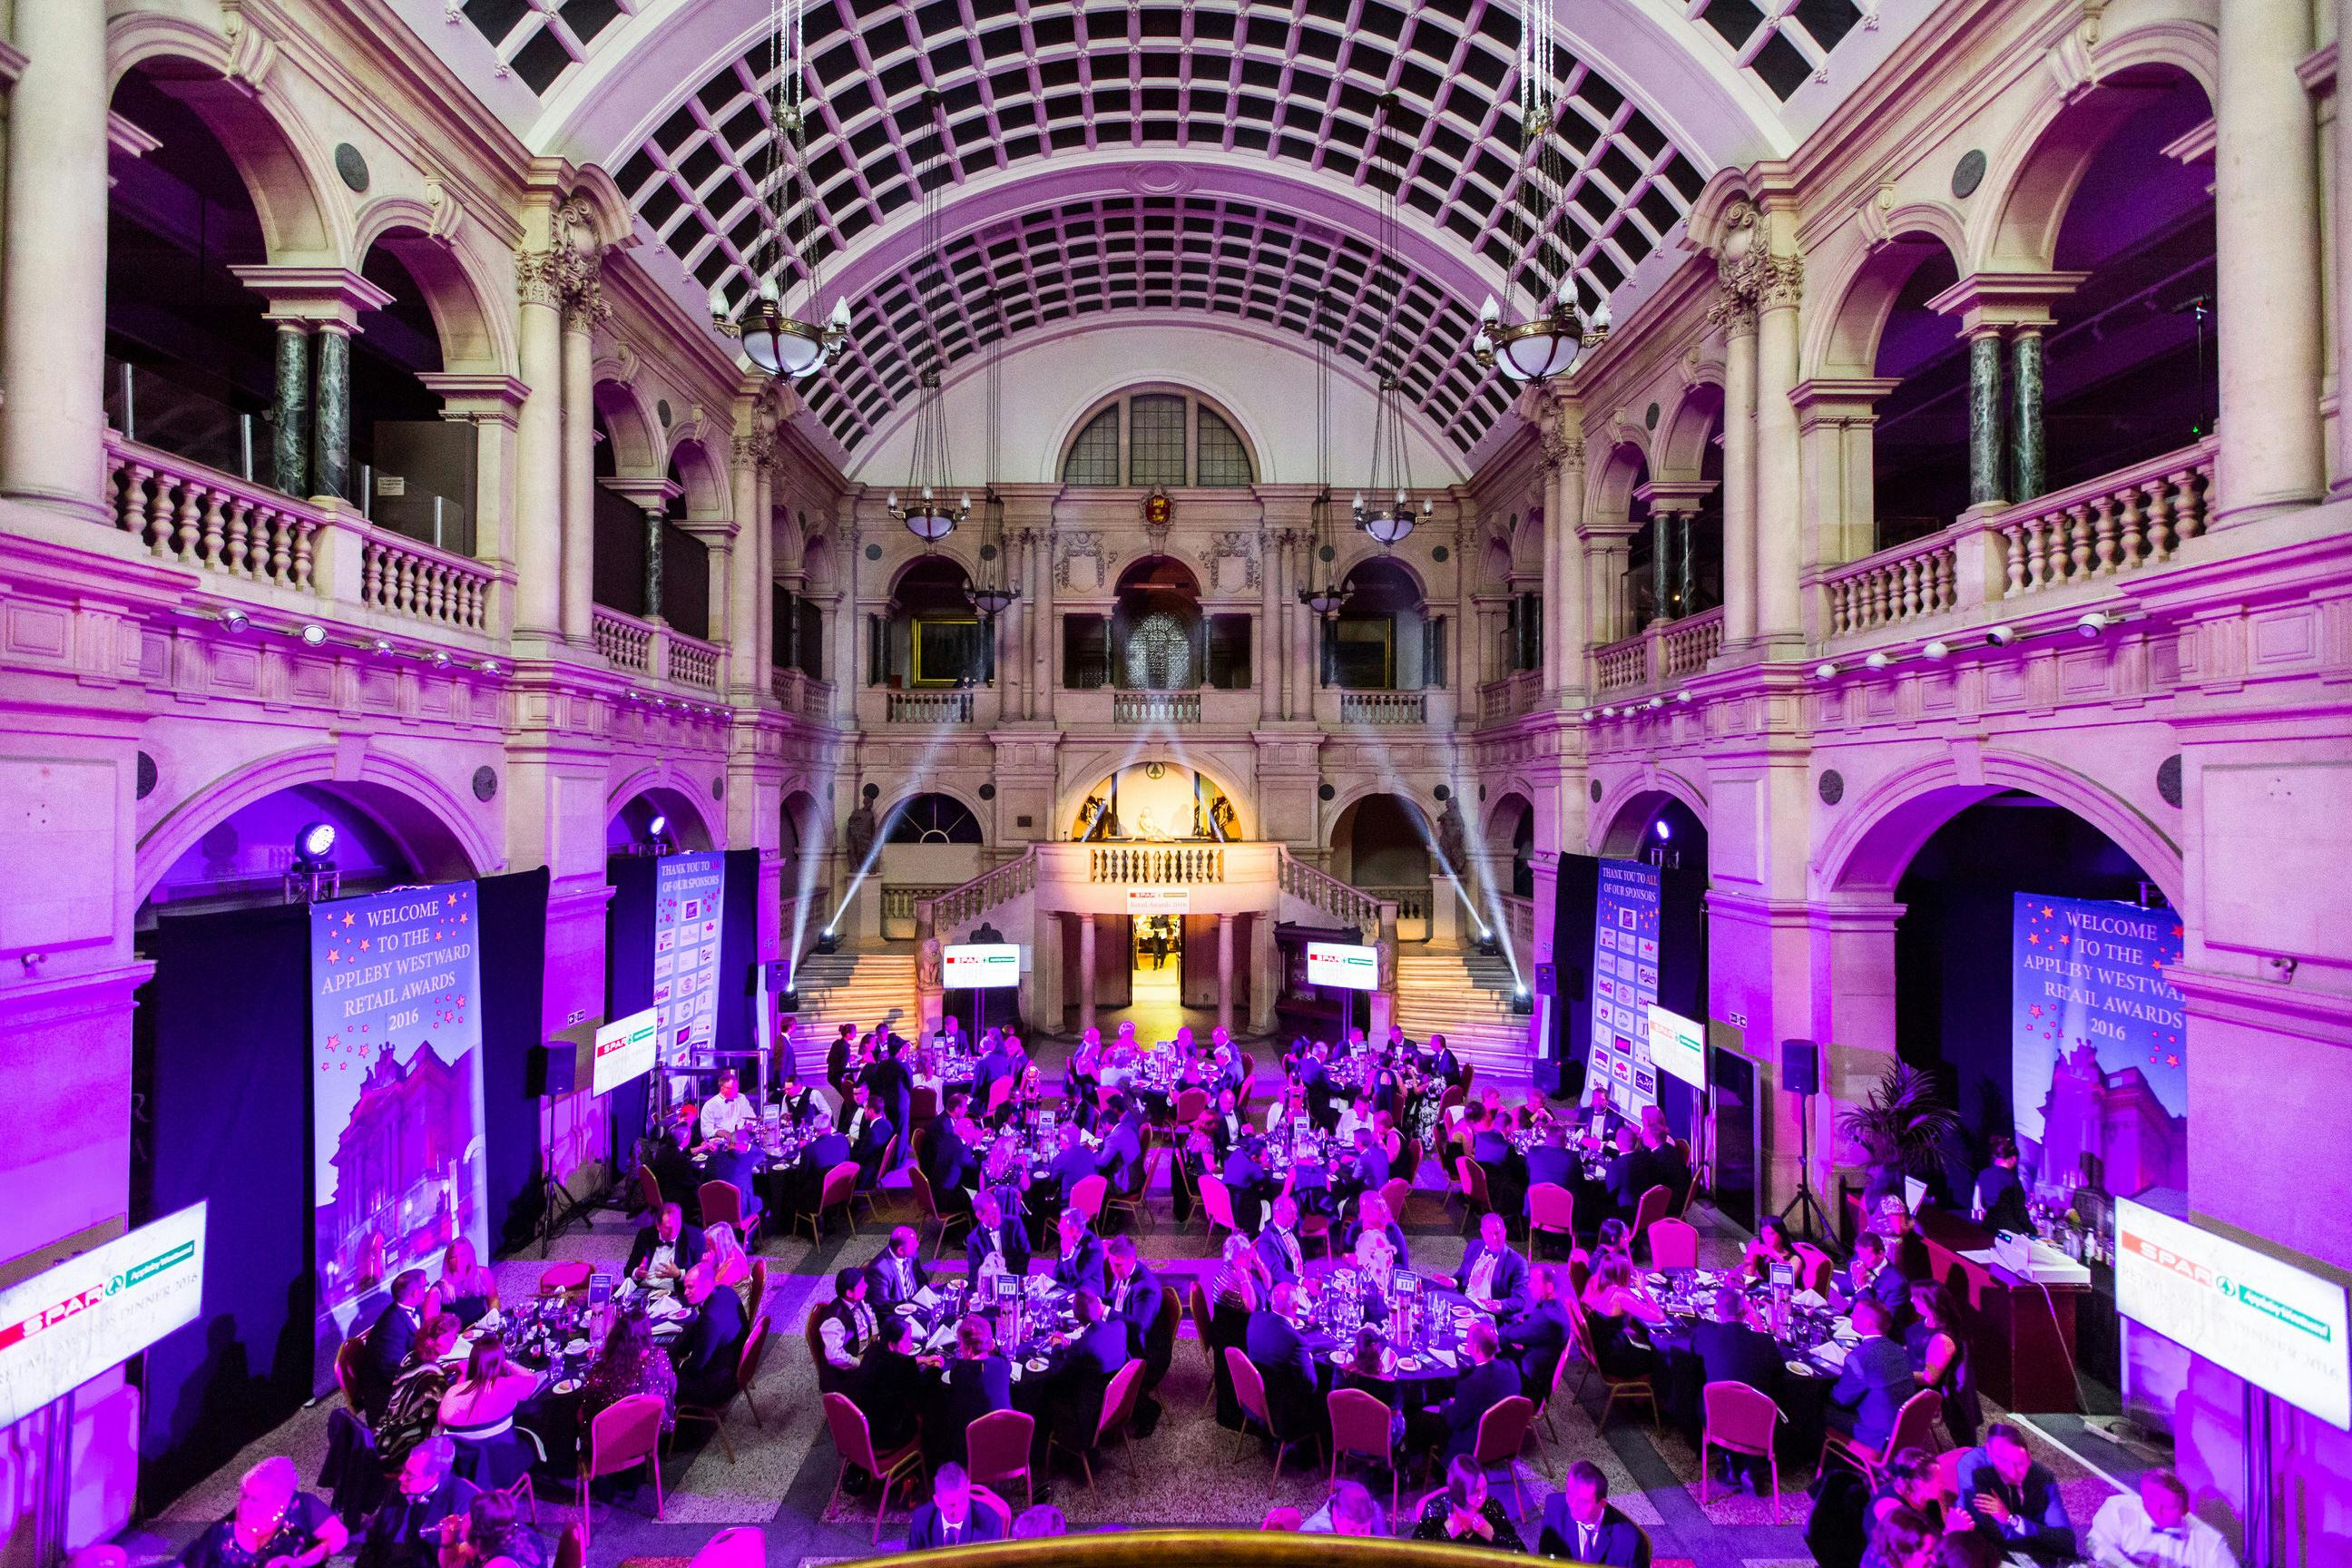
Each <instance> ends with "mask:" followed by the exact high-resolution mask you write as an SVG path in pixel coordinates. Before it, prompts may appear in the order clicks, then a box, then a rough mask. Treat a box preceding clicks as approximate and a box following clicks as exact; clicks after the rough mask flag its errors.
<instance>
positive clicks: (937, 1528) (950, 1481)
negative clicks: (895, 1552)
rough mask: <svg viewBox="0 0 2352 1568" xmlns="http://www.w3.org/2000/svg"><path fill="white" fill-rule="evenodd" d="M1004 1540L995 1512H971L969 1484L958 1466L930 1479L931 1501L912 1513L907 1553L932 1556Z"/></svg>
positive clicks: (941, 1470) (984, 1508)
mask: <svg viewBox="0 0 2352 1568" xmlns="http://www.w3.org/2000/svg"><path fill="white" fill-rule="evenodd" d="M1003 1539H1004V1521H1003V1520H1001V1519H999V1518H997V1516H996V1510H994V1509H992V1508H989V1507H987V1506H986V1505H984V1504H983V1505H982V1506H981V1507H979V1508H974V1507H973V1506H972V1501H971V1479H969V1478H968V1477H967V1476H966V1475H965V1474H964V1468H963V1467H962V1466H961V1465H955V1464H948V1465H941V1466H940V1468H939V1473H938V1474H937V1475H935V1476H933V1477H932V1478H931V1500H930V1501H929V1502H927V1503H925V1504H923V1506H922V1507H920V1508H919V1509H917V1510H915V1517H914V1520H913V1521H912V1522H911V1523H909V1524H908V1526H907V1550H908V1551H909V1552H934V1551H939V1550H940V1549H942V1548H946V1547H952V1546H968V1545H970V1544H971V1542H976V1541H1002V1540H1003Z"/></svg>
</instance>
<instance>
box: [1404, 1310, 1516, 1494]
mask: <svg viewBox="0 0 2352 1568" xmlns="http://www.w3.org/2000/svg"><path fill="white" fill-rule="evenodd" d="M1462 1349H1463V1352H1464V1353H1463V1358H1462V1359H1463V1363H1464V1366H1463V1372H1462V1376H1461V1378H1460V1379H1459V1380H1458V1381H1457V1382H1456V1383H1455V1384H1454V1396H1453V1397H1452V1398H1450V1399H1448V1400H1446V1401H1445V1403H1444V1404H1443V1405H1437V1406H1435V1407H1434V1408H1433V1409H1429V1410H1424V1411H1423V1412H1421V1414H1420V1415H1417V1416H1415V1417H1414V1418H1413V1420H1414V1422H1415V1423H1416V1427H1415V1433H1416V1435H1415V1436H1413V1437H1412V1439H1411V1440H1412V1442H1413V1443H1414V1445H1415V1446H1416V1447H1443V1448H1444V1455H1443V1456H1442V1457H1443V1458H1448V1459H1453V1458H1460V1457H1461V1456H1463V1455H1465V1454H1467V1453H1469V1452H1470V1450H1471V1449H1473V1448H1475V1447H1477V1446H1478V1423H1479V1422H1480V1421H1481V1420H1482V1419H1484V1418H1485V1416H1486V1412H1487V1411H1489V1410H1492V1409H1493V1408H1494V1407H1495V1406H1496V1405H1499V1404H1501V1403H1502V1402H1503V1401H1504V1400H1506V1399H1508V1398H1510V1397H1511V1395H1513V1394H1517V1393H1518V1392H1519V1367H1518V1363H1517V1362H1509V1361H1505V1360H1503V1359H1502V1358H1501V1357H1500V1356H1498V1355H1497V1354H1496V1351H1498V1350H1499V1349H1501V1339H1500V1337H1499V1336H1498V1335H1497V1334H1496V1332H1495V1325H1494V1324H1492V1323H1490V1322H1488V1321H1486V1320H1485V1319H1483V1318H1481V1319H1480V1320H1478V1321H1476V1322H1475V1323H1472V1324H1471V1325H1470V1331H1469V1332H1468V1333H1467V1334H1465V1335H1464V1336H1463V1339H1462Z"/></svg>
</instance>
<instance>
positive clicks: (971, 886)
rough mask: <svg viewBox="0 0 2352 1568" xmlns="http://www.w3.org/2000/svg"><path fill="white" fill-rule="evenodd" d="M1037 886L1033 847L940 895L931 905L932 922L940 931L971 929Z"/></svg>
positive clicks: (1035, 859) (945, 890)
mask: <svg viewBox="0 0 2352 1568" xmlns="http://www.w3.org/2000/svg"><path fill="white" fill-rule="evenodd" d="M1036 885H1037V849H1036V847H1035V846H1034V845H1032V846H1031V847H1029V848H1027V849H1024V850H1023V851H1022V852H1021V854H1020V855H1019V856H1018V857H1016V858H1013V859H1011V860H1007V861H1006V862H1004V864H1003V865H1002V866H992V867H990V868H988V869H987V870H985V871H982V873H981V874H980V875H979V876H977V877H974V878H973V879H971V881H969V882H966V883H964V884H962V885H961V887H955V888H949V889H944V890H943V891H941V892H940V893H939V894H938V895H937V896H936V897H934V898H933V900H932V901H931V919H932V921H933V923H934V924H935V926H936V927H937V929H939V930H940V931H950V930H954V929H956V928H959V927H961V926H964V925H968V924H970V923H971V921H976V920H978V919H980V917H981V916H982V915H984V914H986V913H987V912H988V911H989V910H992V909H994V908H996V907H997V906H998V905H999V904H1002V903H1005V902H1007V901H1008V900H1013V899H1017V898H1019V897H1020V896H1021V895H1022V894H1024V893H1025V892H1027V891H1029V890H1030V889H1032V888H1034V887H1035V886H1036Z"/></svg>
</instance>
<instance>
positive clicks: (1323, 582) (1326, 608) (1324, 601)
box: [1298, 300, 1346, 621]
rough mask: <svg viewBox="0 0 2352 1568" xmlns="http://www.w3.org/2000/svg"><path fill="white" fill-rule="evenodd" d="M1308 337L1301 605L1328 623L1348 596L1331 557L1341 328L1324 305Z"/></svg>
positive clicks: (1317, 306)
mask: <svg viewBox="0 0 2352 1568" xmlns="http://www.w3.org/2000/svg"><path fill="white" fill-rule="evenodd" d="M1307 335H1308V336H1309V337H1311V338H1312V339H1313V340H1314V342H1315V486H1316V489H1315V509H1314V511H1313V513H1312V514H1311V515H1310V517H1309V520H1308V522H1307V581H1306V582H1305V583H1303V584H1300V585H1299V589H1298V602H1299V603H1300V604H1302V605H1306V606H1307V611H1308V613H1309V614H1311V615H1313V616H1315V617H1316V618H1317V619H1318V620H1324V621H1328V620H1329V619H1330V618H1331V617H1332V616H1336V615H1338V614H1339V605H1340V604H1341V603H1342V602H1343V601H1344V599H1345V598H1346V595H1343V594H1341V593H1340V592H1339V583H1338V582H1337V581H1336V580H1335V579H1334V578H1333V577H1332V575H1331V558H1332V557H1333V556H1335V555H1336V554H1337V553H1338V552H1336V551H1335V550H1333V549H1332V548H1331V543H1330V530H1329V527H1328V524H1329V521H1330V516H1331V359H1330V344H1331V343H1332V342H1336V341H1337V340H1338V338H1339V329H1338V328H1337V327H1336V326H1334V325H1333V324H1332V323H1331V321H1330V319H1329V317H1328V313H1327V312H1326V310H1325V307H1324V302H1323V301H1322V300H1317V301H1316V302H1315V317H1314V321H1313V324H1312V325H1311V326H1310V327H1309V329H1308V333H1307Z"/></svg>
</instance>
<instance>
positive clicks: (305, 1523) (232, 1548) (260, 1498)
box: [179, 1275, 424, 1568]
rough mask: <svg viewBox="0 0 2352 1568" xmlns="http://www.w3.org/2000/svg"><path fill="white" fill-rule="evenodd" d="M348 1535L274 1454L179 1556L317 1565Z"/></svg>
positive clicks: (241, 1563) (199, 1564)
mask: <svg viewBox="0 0 2352 1568" xmlns="http://www.w3.org/2000/svg"><path fill="white" fill-rule="evenodd" d="M417 1291H418V1294H420V1295H422V1294H423V1292H424V1280H423V1276H422V1275H419V1276H418V1283H417ZM351 1539H352V1532H351V1531H349V1530H346V1529H345V1528H344V1527H343V1521H341V1520H340V1519H337V1518H336V1517H335V1512H334V1510H332V1509H331V1508H329V1507H328V1506H327V1505H326V1502H325V1501H324V1500H321V1499H320V1498H316V1497H313V1496H311V1495H310V1493H309V1492H306V1491H304V1490H303V1489H302V1483H301V1478H300V1476H299V1474H298V1473H297V1472H296V1470H295V1468H294V1461H293V1460H291V1459H289V1458H286V1457H285V1456H284V1455H282V1454H273V1455H272V1456H270V1457H269V1458H267V1459H264V1460H262V1461H261V1462H260V1463H259V1464H257V1465H256V1466H254V1467H253V1468H251V1469H249V1470H247V1471H246V1472H245V1477H244V1479H241V1480H240V1481H238V1482H237V1487H236V1507H235V1508H233V1509H231V1510H229V1514H228V1517H227V1518H226V1519H222V1520H218V1521H215V1522H214V1523H212V1524H210V1525H207V1526H206V1527H205V1530H204V1532H203V1533H202V1534H200V1535H198V1536H197V1537H196V1538H195V1539H194V1541H192V1542H188V1546H187V1550H186V1551H184V1552H181V1553H180V1556H179V1561H180V1563H182V1564H183V1565H184V1568H262V1565H267V1568H319V1564H320V1563H324V1562H326V1560H327V1559H328V1558H330V1557H332V1556H334V1555H335V1554H336V1553H338V1552H341V1551H342V1549H343V1548H344V1547H346V1546H348V1545H350V1544H351Z"/></svg>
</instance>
